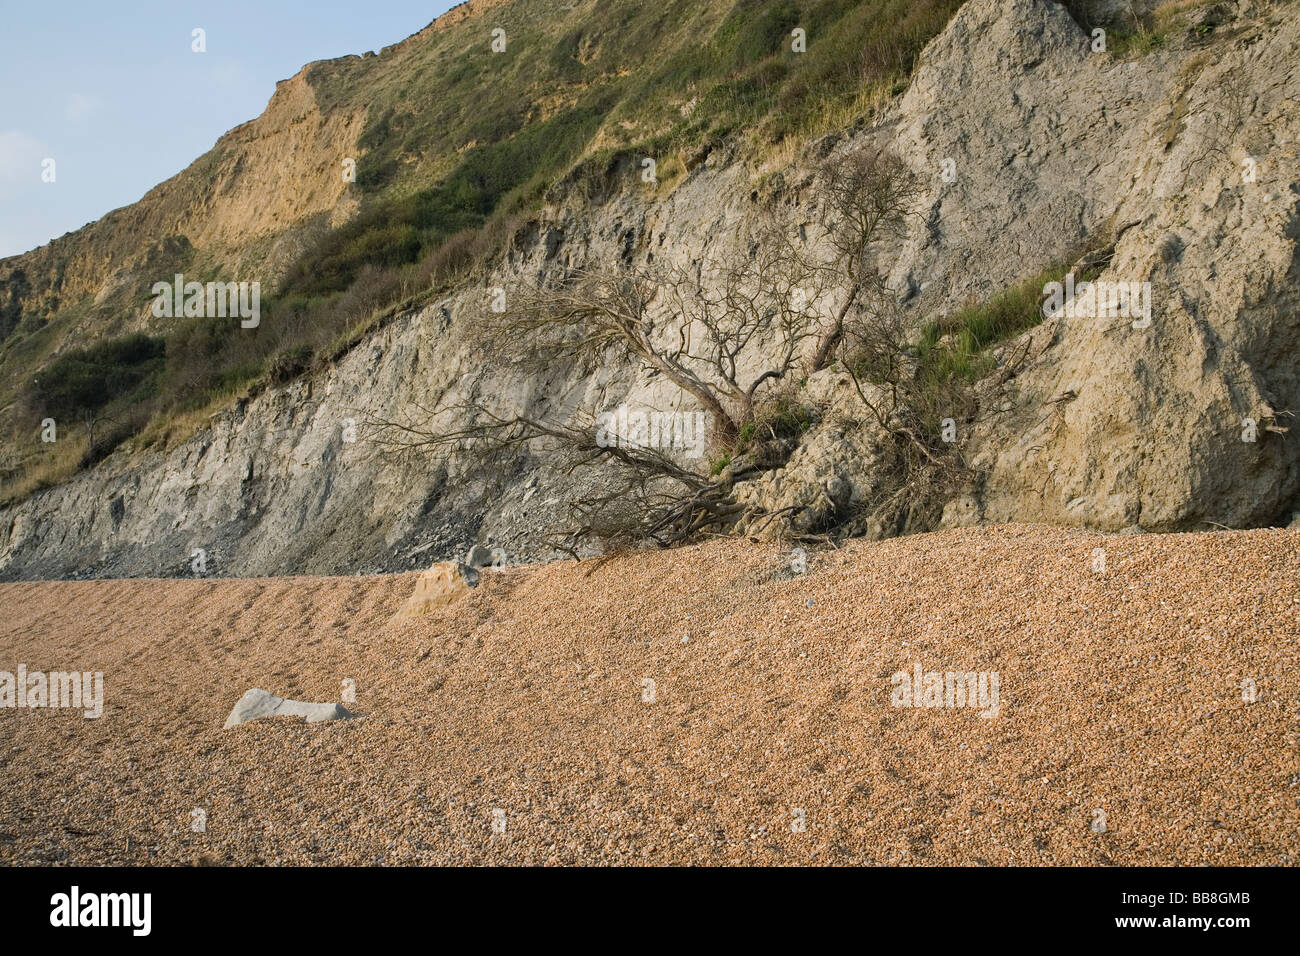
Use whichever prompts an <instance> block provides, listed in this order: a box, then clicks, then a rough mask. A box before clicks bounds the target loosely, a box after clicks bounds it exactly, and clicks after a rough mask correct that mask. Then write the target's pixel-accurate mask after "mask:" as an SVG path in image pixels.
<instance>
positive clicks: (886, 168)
mask: <svg viewBox="0 0 1300 956" xmlns="http://www.w3.org/2000/svg"><path fill="white" fill-rule="evenodd" d="M818 179H819V180H820V182H821V188H822V190H823V192H824V194H825V196H826V203H825V206H824V207H823V209H824V211H823V217H822V226H823V228H825V229H826V230H827V241H828V242H829V243H830V245H831V248H832V249H833V250H834V256H833V258H832V259H831V261H830V263H829V264H827V265H826V266H825V267H824V268H827V269H829V270H831V271H832V272H833V273H835V274H836V275H838V276H840V277H842V281H843V283H844V286H845V298H844V302H843V304H842V305H841V306H840V308H839V310H838V311H837V312H836V314H835V317H834V319H833V321H832V323H831V326H830V328H829V329H827V330H826V331H825V332H824V333H823V335H822V337H821V341H820V342H819V343H818V346H817V351H816V353H815V354H814V356H813V359H812V368H813V370H814V371H816V370H818V369H822V368H825V367H826V366H827V365H828V364H829V363H830V360H831V356H832V354H833V353H834V351H835V349H836V347H837V346H838V345H839V343H840V340H841V338H842V336H843V334H844V323H845V320H846V318H847V317H848V315H849V311H850V310H851V309H853V308H854V307H855V306H857V307H861V308H864V309H866V310H868V311H879V310H881V309H887V308H888V305H889V303H890V301H892V296H891V295H890V294H889V291H888V289H887V288H886V285H885V274H884V272H883V271H882V270H881V268H880V266H879V264H878V262H877V261H876V254H877V252H878V248H879V244H880V243H881V242H882V241H884V240H886V239H890V238H898V237H900V236H902V235H903V234H904V233H905V230H906V225H907V220H908V218H909V217H910V216H911V215H912V214H913V212H914V208H915V205H916V201H917V199H918V198H919V197H920V195H921V187H920V184H919V183H918V182H917V180H916V178H915V177H914V176H913V175H912V174H911V172H910V171H909V170H908V169H907V167H906V166H904V165H903V163H902V161H901V160H899V159H898V158H897V157H896V156H893V155H891V154H890V153H887V152H885V151H883V150H880V151H872V150H866V149H862V150H855V151H853V152H849V153H845V154H843V155H841V156H838V157H835V158H832V159H829V160H827V161H826V162H825V163H823V165H822V167H821V169H820V170H819V171H818Z"/></svg>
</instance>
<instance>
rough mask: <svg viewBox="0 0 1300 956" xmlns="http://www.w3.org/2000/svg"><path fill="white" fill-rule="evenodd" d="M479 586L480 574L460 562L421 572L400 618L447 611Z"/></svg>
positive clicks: (401, 611)
mask: <svg viewBox="0 0 1300 956" xmlns="http://www.w3.org/2000/svg"><path fill="white" fill-rule="evenodd" d="M477 586H478V571H477V570H476V569H474V568H472V567H470V566H469V565H468V564H462V563H461V562H459V561H440V562H439V563H437V564H435V565H433V566H432V567H430V568H429V569H428V570H427V571H422V572H420V578H419V580H418V581H416V583H415V593H414V594H412V595H411V596H410V598H408V599H407V601H406V603H405V604H404V605H402V609H401V610H400V611H398V612H397V615H398V617H415V616H418V615H420V614H428V613H429V612H430V611H434V610H437V609H439V608H444V607H446V606H447V605H449V604H452V603H453V602H455V601H458V600H460V599H461V598H462V597H464V596H465V595H466V594H468V593H469V592H470V589H471V588H475V587H477Z"/></svg>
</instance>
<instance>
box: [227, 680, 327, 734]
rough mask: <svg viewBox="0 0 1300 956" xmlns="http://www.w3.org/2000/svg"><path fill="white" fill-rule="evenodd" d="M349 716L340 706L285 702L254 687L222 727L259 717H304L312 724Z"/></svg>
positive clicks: (295, 701) (297, 701)
mask: <svg viewBox="0 0 1300 956" xmlns="http://www.w3.org/2000/svg"><path fill="white" fill-rule="evenodd" d="M351 716H352V714H351V713H349V712H348V711H347V710H346V709H345V708H344V707H343V705H342V704H313V703H309V702H307V701H303V700H286V699H285V698H283V697H276V696H275V695H274V694H272V693H270V692H269V691H265V690H261V689H259V688H256V687H254V688H253V689H252V690H250V691H248V692H247V693H245V694H244V696H243V697H241V698H239V700H238V701H237V702H236V703H235V706H234V709H233V710H231V711H230V716H229V717H227V718H226V723H225V725H224V726H225V727H235V726H238V725H239V724H243V723H247V722H248V721H250V720H257V719H259V718H261V717H304V718H306V720H307V723H309V724H314V723H316V722H317V721H321V720H345V719H347V718H348V717H351Z"/></svg>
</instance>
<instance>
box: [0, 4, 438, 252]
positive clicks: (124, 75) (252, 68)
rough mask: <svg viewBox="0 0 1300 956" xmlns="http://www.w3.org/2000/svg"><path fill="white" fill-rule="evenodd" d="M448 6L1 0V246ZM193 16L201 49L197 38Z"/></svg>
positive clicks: (122, 190)
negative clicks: (323, 64) (286, 84)
mask: <svg viewBox="0 0 1300 956" xmlns="http://www.w3.org/2000/svg"><path fill="white" fill-rule="evenodd" d="M454 5H455V3H454V0H431V2H424V3H416V2H411V0H310V2H308V0H292V2H291V0H206V2H199V0H123V2H118V3H107V2H104V0H71V2H64V3H59V4H46V3H26V2H22V0H0V257H3V256H8V255H13V254H15V253H19V252H25V251H26V250H28V249H32V248H35V247H36V246H39V245H42V244H44V243H46V242H48V241H49V240H51V239H53V238H55V237H57V236H61V235H63V233H65V232H69V231H72V230H74V229H79V228H81V227H82V226H84V225H85V224H86V223H88V222H91V221H93V220H95V219H98V218H99V217H100V216H102V215H104V214H105V213H106V212H108V211H110V210H112V209H116V208H117V207H119V206H125V205H129V204H130V203H133V202H135V201H136V200H137V199H139V198H140V197H141V196H143V195H144V194H145V193H146V192H148V190H149V189H150V188H152V187H153V186H155V185H157V184H158V183H160V182H162V181H163V180H164V179H168V178H169V177H171V176H173V175H175V174H176V173H178V172H180V171H181V170H182V169H184V168H185V167H186V166H188V165H189V164H190V163H191V162H193V161H194V160H195V159H197V158H198V157H199V156H201V155H202V154H203V153H205V152H207V151H208V150H209V149H211V148H212V145H213V143H215V142H216V141H217V138H218V137H220V136H221V135H222V134H223V133H225V132H226V131H227V130H229V129H231V128H232V127H235V126H238V125H239V124H240V123H243V122H246V121H248V120H250V119H252V118H253V117H255V116H257V115H258V114H260V113H261V112H262V110H263V109H264V108H265V107H266V103H267V101H268V100H269V99H270V98H271V94H272V93H273V92H274V91H275V84H276V82H277V81H278V80H283V79H287V78H288V77H290V76H293V74H295V73H297V72H298V69H299V68H300V67H301V66H302V65H303V64H304V63H308V62H310V61H311V60H323V59H328V58H330V57H336V56H344V55H346V54H349V53H365V52H367V51H368V50H375V51H378V50H379V49H380V48H382V47H385V46H388V45H389V44H392V43H396V42H398V41H399V40H402V39H404V38H406V37H408V36H410V35H411V34H412V33H415V32H416V31H417V30H419V29H421V28H422V27H424V26H425V25H427V24H428V23H429V21H430V20H432V19H434V18H435V17H436V16H438V14H440V13H442V12H443V11H445V10H447V9H448V8H450V7H452V6H454ZM196 27H200V28H202V29H204V30H205V31H206V32H207V52H206V53H194V52H193V51H192V50H191V42H192V41H191V31H192V30H193V29H194V28H196ZM46 158H51V159H53V160H54V161H55V166H54V173H55V181H54V182H53V183H46V182H42V179H41V173H42V162H43V160H45V159H46Z"/></svg>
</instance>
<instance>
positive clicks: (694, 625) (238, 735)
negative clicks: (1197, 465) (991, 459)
mask: <svg viewBox="0 0 1300 956" xmlns="http://www.w3.org/2000/svg"><path fill="white" fill-rule="evenodd" d="M1097 547H1103V548H1104V549H1105V552H1106V564H1107V568H1106V571H1105V573H1103V574H1098V573H1094V572H1093V571H1092V569H1091V566H1090V565H1091V559H1092V551H1093V549H1094V548H1097ZM1298 552H1300V533H1297V532H1286V531H1276V530H1273V531H1252V532H1232V533H1226V532H1225V533H1216V534H1205V535H1170V536H1157V535H1145V536H1135V537H1107V536H1101V535H1092V534H1085V533H1079V532H1066V531H1061V530H1054V529H1045V528H1030V527H1024V526H1011V527H1004V528H997V529H973V530H964V531H952V532H944V533H940V534H935V535H926V536H919V537H912V538H907V539H902V540H895V541H889V542H884V543H880V544H871V543H865V542H859V543H854V544H852V545H850V546H849V547H847V548H846V549H844V550H841V551H838V552H820V553H816V554H814V555H812V556H811V557H810V559H809V570H808V573H807V574H806V575H804V576H799V577H796V576H793V575H792V574H791V573H790V571H789V569H788V565H787V561H788V555H787V554H786V553H784V552H781V551H778V550H776V549H774V548H771V547H768V546H760V545H754V544H750V543H748V542H743V541H719V542H717V543H713V544H709V545H705V546H701V547H698V548H693V549H689V550H684V551H676V552H672V553H656V554H647V555H640V556H635V557H627V558H622V559H619V560H617V561H614V562H611V563H608V564H606V565H605V566H603V567H600V568H598V569H596V570H594V571H592V563H591V562H587V563H584V564H574V563H564V564H555V565H550V566H547V567H544V568H521V569H512V570H508V571H504V572H488V573H486V574H485V583H484V584H483V585H482V586H481V587H480V588H479V589H478V590H477V591H475V592H474V593H473V594H472V595H470V596H469V597H468V598H467V599H465V601H464V602H462V604H461V605H459V606H458V607H456V608H454V609H453V610H451V611H448V612H444V613H440V614H435V615H431V616H428V617H426V618H423V619H418V620H414V621H398V622H394V621H392V620H391V618H392V615H393V613H394V612H395V611H396V610H397V608H398V607H399V606H400V604H401V603H402V601H403V600H404V599H405V597H406V596H407V595H408V594H409V593H410V592H411V591H412V589H413V586H414V583H415V576H414V575H395V576H385V577H354V578H282V579H268V580H203V581H152V580H120V581H94V582H60V583H24V584H6V585H2V586H0V608H2V609H3V611H2V614H0V670H8V671H14V670H16V669H17V665H18V664H19V663H23V664H26V665H27V667H28V668H29V669H37V668H45V669H58V668H63V669H72V668H76V669H92V670H95V669H97V670H102V671H103V672H104V675H105V683H106V702H105V712H104V715H103V717H101V718H100V719H98V720H86V719H83V718H82V717H81V716H80V715H79V714H73V713H69V712H66V711H50V710H47V711H29V710H0V742H2V743H3V746H2V747H0V861H3V862H23V863H62V862H67V863H108V862H137V863H143V862H162V863H182V864H188V863H192V862H227V863H248V862H287V863H309V862H339V863H363V864H364V863H381V862H382V863H398V864H400V863H446V862H468V863H526V862H531V863H543V862H556V863H558V862H564V863H568V862H584V863H595V862H636V863H643V862H648V863H669V862H699V863H809V862H815V863H984V862H987V863H991V864H1017V863H1048V864H1066V863H1082V864H1110V863H1118V864H1135V863H1153V864H1173V863H1190V864H1201V863H1209V864H1230V863H1232V864H1237V863H1257V864H1279V863H1291V862H1294V861H1295V860H1297V859H1298V858H1300V719H1298V711H1297V689H1298V687H1297V685H1298V683H1300V676H1298V675H1300V668H1298V667H1297V665H1300V553H1298ZM687 638H689V640H687ZM918 661H919V662H920V663H921V665H922V666H923V667H924V668H925V669H943V670H947V669H956V670H964V671H997V672H998V675H999V687H1000V700H1001V709H1000V713H999V714H998V716H997V717H995V718H993V719H985V718H982V717H980V716H979V715H978V713H977V712H975V711H973V710H969V709H946V708H942V709H903V708H896V707H892V706H891V705H890V691H891V689H892V688H891V684H890V675H891V674H893V673H894V672H896V671H899V670H903V669H907V670H910V669H911V668H912V667H913V664H914V662H918ZM344 678H352V679H354V680H355V681H356V687H357V702H356V704H355V706H354V707H353V708H352V709H353V710H354V711H355V712H357V713H358V714H359V715H362V716H363V717H364V719H358V720H352V721H346V722H341V723H332V724H313V725H307V724H304V723H302V722H301V721H298V720H294V719H292V718H277V719H275V720H271V721H260V722H257V723H253V724H249V725H246V726H244V727H241V728H236V729H232V730H228V731H223V730H222V729H221V725H222V722H223V721H224V719H225V717H226V714H227V713H228V712H229V710H230V708H231V706H232V705H233V704H234V702H235V701H236V700H237V699H238V698H239V696H240V695H241V694H242V693H243V692H244V691H245V690H247V689H248V688H249V687H254V686H258V687H263V688H266V689H268V690H271V691H273V692H274V693H278V694H280V695H282V696H289V697H295V698H299V699H306V700H338V699H339V697H340V685H341V682H342V681H343V679H344ZM647 678H649V679H651V680H653V681H654V689H655V700H654V702H653V703H650V702H646V701H645V700H643V697H644V696H645V694H646V692H645V687H646V685H644V684H643V681H644V680H645V679H647ZM1245 678H1251V679H1253V680H1254V681H1256V683H1257V685H1258V688H1259V699H1258V701H1257V702H1255V703H1246V702H1244V701H1243V700H1242V692H1241V689H1240V688H1241V682H1242V680H1243V679H1245ZM194 808H202V809H204V810H206V812H207V814H208V817H207V832H206V833H193V832H190V820H191V810H192V809H194ZM498 808H499V809H501V810H504V811H505V821H506V822H505V833H504V834H499V833H498V834H494V833H493V831H492V823H493V810H494V809H498ZM1099 809H1100V810H1104V812H1105V816H1106V831H1105V832H1104V833H1097V832H1094V831H1093V829H1092V828H1091V826H1090V824H1092V823H1093V821H1094V820H1095V819H1096V816H1095V814H1094V811H1095V810H1099ZM796 811H802V818H803V819H804V820H806V830H805V831H804V832H794V831H793V829H792V823H794V822H795V821H796V820H797V819H798V818H799V814H797V813H796Z"/></svg>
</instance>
